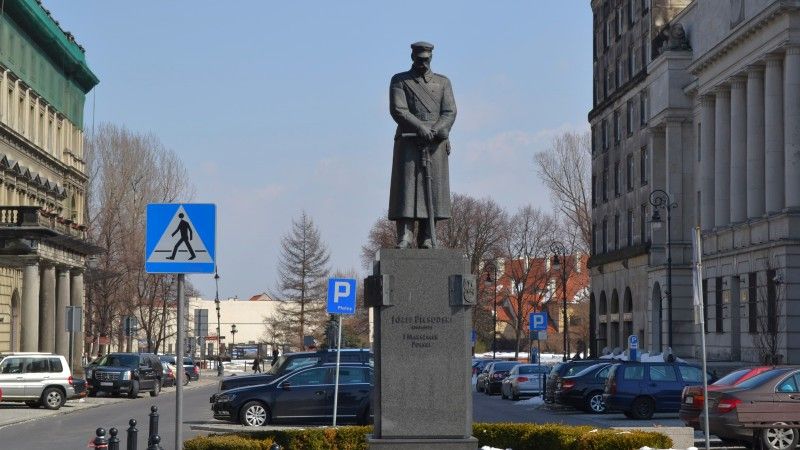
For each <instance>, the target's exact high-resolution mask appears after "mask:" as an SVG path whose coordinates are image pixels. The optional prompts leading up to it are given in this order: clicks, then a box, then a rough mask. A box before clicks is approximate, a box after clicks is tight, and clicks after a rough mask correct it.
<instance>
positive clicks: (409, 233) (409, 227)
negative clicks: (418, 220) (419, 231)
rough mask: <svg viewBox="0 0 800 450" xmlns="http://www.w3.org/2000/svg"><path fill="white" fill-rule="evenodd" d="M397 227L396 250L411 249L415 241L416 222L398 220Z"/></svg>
mask: <svg viewBox="0 0 800 450" xmlns="http://www.w3.org/2000/svg"><path fill="white" fill-rule="evenodd" d="M396 225H397V245H395V248H411V242H412V241H413V239H414V229H413V226H414V222H413V221H412V220H411V219H398V220H397V222H396Z"/></svg>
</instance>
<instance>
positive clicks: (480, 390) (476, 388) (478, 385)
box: [475, 382, 483, 392]
mask: <svg viewBox="0 0 800 450" xmlns="http://www.w3.org/2000/svg"><path fill="white" fill-rule="evenodd" d="M475 391H476V392H483V389H481V383H480V382H476V383H475Z"/></svg>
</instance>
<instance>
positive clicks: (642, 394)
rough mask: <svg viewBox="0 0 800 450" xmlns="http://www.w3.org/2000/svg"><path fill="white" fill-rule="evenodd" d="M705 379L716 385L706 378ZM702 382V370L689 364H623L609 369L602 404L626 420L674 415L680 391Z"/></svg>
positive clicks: (709, 377) (679, 399)
mask: <svg viewBox="0 0 800 450" xmlns="http://www.w3.org/2000/svg"><path fill="white" fill-rule="evenodd" d="M708 379H709V380H710V381H711V382H712V383H713V382H714V381H716V378H714V377H713V375H710V374H709V375H708ZM702 382H703V370H702V369H701V368H700V367H698V366H695V365H693V364H687V363H662V362H627V361H626V362H621V363H618V364H615V365H613V366H612V368H611V371H610V373H609V374H608V380H607V381H606V385H605V390H604V392H603V400H604V401H605V403H606V408H607V409H609V410H615V411H622V412H623V413H624V414H625V416H626V417H628V418H631V419H649V418H651V417H653V413H656V412H673V413H676V412H678V410H679V409H680V402H681V392H682V391H683V388H684V387H686V386H690V385H695V384H697V383H702Z"/></svg>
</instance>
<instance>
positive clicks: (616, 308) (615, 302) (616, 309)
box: [611, 289, 619, 314]
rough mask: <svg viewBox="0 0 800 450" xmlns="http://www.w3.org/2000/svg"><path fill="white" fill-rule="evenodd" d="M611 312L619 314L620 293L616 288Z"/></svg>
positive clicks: (612, 294) (612, 295) (612, 298)
mask: <svg viewBox="0 0 800 450" xmlns="http://www.w3.org/2000/svg"><path fill="white" fill-rule="evenodd" d="M611 314H619V294H617V290H616V289H614V291H613V292H612V293H611Z"/></svg>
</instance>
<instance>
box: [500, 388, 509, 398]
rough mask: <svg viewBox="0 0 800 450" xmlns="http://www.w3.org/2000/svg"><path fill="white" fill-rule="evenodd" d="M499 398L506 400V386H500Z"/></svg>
mask: <svg viewBox="0 0 800 450" xmlns="http://www.w3.org/2000/svg"><path fill="white" fill-rule="evenodd" d="M500 398H502V399H503V400H508V395H506V387H505V386H500Z"/></svg>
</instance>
